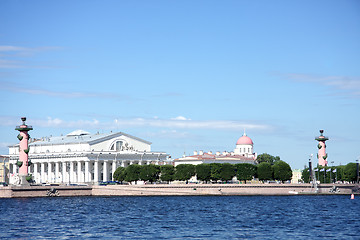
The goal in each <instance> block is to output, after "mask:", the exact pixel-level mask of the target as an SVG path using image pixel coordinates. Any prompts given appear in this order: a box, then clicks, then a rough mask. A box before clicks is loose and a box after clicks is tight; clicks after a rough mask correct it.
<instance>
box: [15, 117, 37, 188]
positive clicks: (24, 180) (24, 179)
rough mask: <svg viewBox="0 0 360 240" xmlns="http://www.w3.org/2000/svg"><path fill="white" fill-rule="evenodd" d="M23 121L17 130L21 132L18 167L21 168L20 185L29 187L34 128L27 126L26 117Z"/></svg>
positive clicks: (19, 136)
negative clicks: (31, 135)
mask: <svg viewBox="0 0 360 240" xmlns="http://www.w3.org/2000/svg"><path fill="white" fill-rule="evenodd" d="M21 120H22V121H23V123H22V125H20V126H16V128H15V130H17V131H19V132H20V133H19V135H18V136H17V137H18V139H19V141H20V144H19V161H18V162H17V165H18V166H19V178H20V185H29V182H28V180H30V176H29V165H30V164H29V156H28V154H29V150H30V149H29V138H30V135H29V133H28V132H29V131H30V130H33V128H32V126H28V125H26V123H25V121H26V117H22V118H21Z"/></svg>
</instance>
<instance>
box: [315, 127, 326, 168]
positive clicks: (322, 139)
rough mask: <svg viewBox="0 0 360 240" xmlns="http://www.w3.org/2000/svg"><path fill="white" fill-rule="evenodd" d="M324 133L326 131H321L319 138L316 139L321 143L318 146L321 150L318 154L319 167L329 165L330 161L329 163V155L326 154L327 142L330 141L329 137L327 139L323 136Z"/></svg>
mask: <svg viewBox="0 0 360 240" xmlns="http://www.w3.org/2000/svg"><path fill="white" fill-rule="evenodd" d="M323 133H324V130H320V136H318V137H315V140H316V141H318V142H319V144H318V149H319V152H318V154H317V158H318V160H319V166H327V165H328V161H327V157H328V155H327V153H326V144H325V142H326V141H327V140H329V138H328V137H325V136H324V135H323Z"/></svg>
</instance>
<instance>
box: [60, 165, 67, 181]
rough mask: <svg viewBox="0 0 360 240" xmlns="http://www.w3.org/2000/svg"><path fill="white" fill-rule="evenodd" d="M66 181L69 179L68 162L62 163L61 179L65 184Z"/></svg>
mask: <svg viewBox="0 0 360 240" xmlns="http://www.w3.org/2000/svg"><path fill="white" fill-rule="evenodd" d="M66 179H67V177H66V162H63V163H62V178H61V181H62V182H63V183H65V182H66Z"/></svg>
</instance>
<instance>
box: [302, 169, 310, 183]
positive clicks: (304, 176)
mask: <svg viewBox="0 0 360 240" xmlns="http://www.w3.org/2000/svg"><path fill="white" fill-rule="evenodd" d="M301 180H303V181H304V183H309V182H310V172H309V168H307V167H305V168H304V170H302V172H301Z"/></svg>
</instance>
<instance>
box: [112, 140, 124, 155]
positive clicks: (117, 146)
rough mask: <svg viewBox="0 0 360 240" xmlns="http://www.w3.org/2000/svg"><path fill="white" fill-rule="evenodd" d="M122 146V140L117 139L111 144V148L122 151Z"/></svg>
mask: <svg viewBox="0 0 360 240" xmlns="http://www.w3.org/2000/svg"><path fill="white" fill-rule="evenodd" d="M122 146H123V142H122V141H116V142H115V143H114V144H113V145H111V148H110V150H111V151H117V152H120V151H121V150H122Z"/></svg>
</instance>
